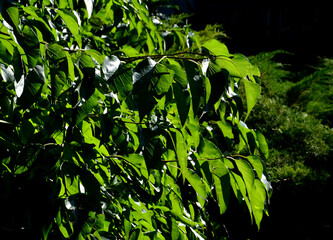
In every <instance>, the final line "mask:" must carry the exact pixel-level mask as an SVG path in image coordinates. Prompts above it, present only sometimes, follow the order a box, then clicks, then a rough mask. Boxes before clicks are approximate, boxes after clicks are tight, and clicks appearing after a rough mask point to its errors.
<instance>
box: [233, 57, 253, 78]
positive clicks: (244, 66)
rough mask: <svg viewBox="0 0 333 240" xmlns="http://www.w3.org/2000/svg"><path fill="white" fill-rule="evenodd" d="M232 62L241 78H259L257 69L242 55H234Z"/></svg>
mask: <svg viewBox="0 0 333 240" xmlns="http://www.w3.org/2000/svg"><path fill="white" fill-rule="evenodd" d="M232 62H233V63H234V64H235V66H236V67H237V69H238V71H239V72H240V73H241V75H242V78H245V77H246V76H248V77H249V78H250V79H253V76H260V71H259V68H258V67H257V66H254V65H252V64H251V63H250V62H249V60H248V59H247V58H246V57H245V56H244V55H243V54H234V57H233V58H232Z"/></svg>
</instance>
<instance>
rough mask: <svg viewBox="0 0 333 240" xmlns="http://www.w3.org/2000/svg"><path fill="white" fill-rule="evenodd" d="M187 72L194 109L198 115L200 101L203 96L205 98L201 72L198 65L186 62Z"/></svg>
mask: <svg viewBox="0 0 333 240" xmlns="http://www.w3.org/2000/svg"><path fill="white" fill-rule="evenodd" d="M185 70H186V75H187V79H188V82H189V85H190V91H191V97H192V108H193V112H194V114H195V115H196V114H197V112H198V110H199V107H200V100H201V98H202V96H204V89H203V79H202V76H201V70H200V69H199V66H198V65H197V64H196V63H194V62H191V61H185Z"/></svg>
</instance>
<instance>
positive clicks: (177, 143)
mask: <svg viewBox="0 0 333 240" xmlns="http://www.w3.org/2000/svg"><path fill="white" fill-rule="evenodd" d="M169 133H170V136H171V139H172V144H173V147H174V150H175V152H176V155H177V159H178V164H179V166H180V171H181V172H182V174H183V179H185V176H186V172H187V146H186V142H185V141H184V138H183V135H182V134H181V132H180V131H178V130H177V129H174V128H171V129H170V131H169Z"/></svg>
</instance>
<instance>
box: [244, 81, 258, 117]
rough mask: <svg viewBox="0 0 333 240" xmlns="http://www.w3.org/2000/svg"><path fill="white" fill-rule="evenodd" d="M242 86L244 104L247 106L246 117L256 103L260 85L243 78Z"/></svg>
mask: <svg viewBox="0 0 333 240" xmlns="http://www.w3.org/2000/svg"><path fill="white" fill-rule="evenodd" d="M243 81H244V88H245V95H246V106H247V114H246V118H248V116H249V114H250V112H251V110H252V108H253V107H254V105H255V104H256V102H257V100H258V98H259V96H260V93H261V87H260V86H259V85H258V84H257V83H254V82H252V81H249V80H247V79H244V80H243Z"/></svg>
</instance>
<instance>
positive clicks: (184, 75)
mask: <svg viewBox="0 0 333 240" xmlns="http://www.w3.org/2000/svg"><path fill="white" fill-rule="evenodd" d="M142 2H143V3H142ZM0 20H1V22H0V24H1V26H0V68H1V85H0V92H1V95H0V108H1V112H0V143H1V144H0V152H1V153H0V156H1V165H0V173H1V178H0V186H1V189H2V192H1V195H0V201H1V202H0V208H1V210H0V211H1V217H0V231H1V234H2V235H1V236H6V237H7V236H9V238H14V239H15V238H23V237H24V238H28V237H31V238H33V239H38V238H42V239H214V238H215V239H221V238H222V236H227V230H225V228H223V227H222V225H223V224H224V223H223V222H217V221H213V219H214V217H216V215H217V214H218V213H219V214H224V213H226V212H227V211H228V204H229V202H230V201H232V200H233V199H235V201H237V202H238V203H239V205H240V208H244V209H247V212H248V215H249V216H250V219H251V221H252V222H253V223H255V224H256V225H257V227H258V228H259V227H260V222H261V220H262V216H263V214H264V212H265V211H266V202H267V198H268V196H269V195H270V190H271V189H270V184H269V182H267V180H266V177H265V175H264V174H265V173H264V164H263V162H262V160H261V159H260V157H259V156H261V157H262V158H264V159H265V158H267V156H268V148H267V143H266V140H265V138H264V137H263V135H262V134H261V133H260V132H258V131H255V130H252V129H250V128H248V127H247V125H246V124H245V123H244V122H243V121H242V119H243V118H244V116H246V117H248V116H249V113H250V111H251V109H252V108H253V106H254V104H255V102H256V100H257V98H258V97H259V95H260V92H261V89H260V86H259V85H258V83H257V82H256V79H255V78H254V76H258V75H259V74H260V73H259V70H258V69H257V68H256V67H254V66H253V65H251V64H250V63H249V62H248V60H247V59H246V58H245V57H244V56H243V55H241V54H230V53H229V52H228V49H227V47H226V46H225V45H224V44H222V43H220V42H218V41H217V40H214V39H211V40H209V41H206V42H204V43H202V42H201V41H200V39H199V38H198V37H197V36H196V35H193V33H192V32H191V31H190V29H188V28H187V27H186V26H185V27H179V26H170V25H167V24H165V23H164V22H165V21H166V20H165V19H163V18H160V17H159V16H158V15H151V12H150V11H149V9H148V8H147V6H146V5H145V3H144V1H137V0H132V1H125V0H115V1H107V0H96V1H93V0H85V1H75V0H58V1H51V0H44V1H34V0H30V1H27V0H21V1H18V2H16V3H12V2H11V1H5V2H2V6H1V16H0ZM240 85H243V86H244V88H245V93H246V96H245V102H246V105H247V112H246V113H244V114H243V112H244V111H243V108H242V101H241V100H240V97H239V95H238V94H237V93H238V86H240ZM242 150H243V151H244V152H247V153H248V154H247V155H240V151H242ZM216 209H217V212H216Z"/></svg>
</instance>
